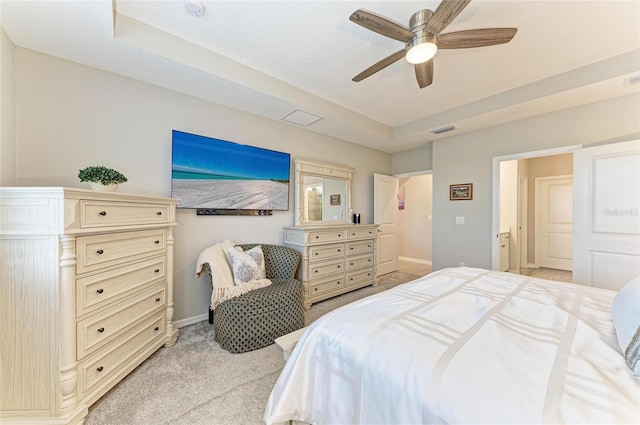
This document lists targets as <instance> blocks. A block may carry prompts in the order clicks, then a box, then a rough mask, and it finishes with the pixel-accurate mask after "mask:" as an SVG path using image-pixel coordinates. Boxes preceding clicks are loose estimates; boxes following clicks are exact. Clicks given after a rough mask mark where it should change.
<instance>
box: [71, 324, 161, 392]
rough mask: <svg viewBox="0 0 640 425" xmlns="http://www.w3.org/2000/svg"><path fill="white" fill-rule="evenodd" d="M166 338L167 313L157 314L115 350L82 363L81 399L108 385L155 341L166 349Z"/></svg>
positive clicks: (79, 366) (80, 370) (118, 343)
mask: <svg viewBox="0 0 640 425" xmlns="http://www.w3.org/2000/svg"><path fill="white" fill-rule="evenodd" d="M164 335H165V316H164V313H162V314H156V315H154V316H152V317H149V318H148V319H147V320H145V321H144V322H142V323H140V324H139V325H138V326H136V327H135V328H133V329H132V330H131V332H129V333H128V334H127V335H126V336H125V337H123V338H122V340H119V341H117V344H114V345H113V347H109V349H106V350H102V351H100V352H98V353H96V354H95V355H93V356H90V357H88V358H87V359H86V360H85V361H84V362H81V363H80V364H79V365H78V398H82V397H83V396H84V395H85V394H87V393H88V392H90V391H93V390H94V389H96V388H98V387H99V386H100V385H102V383H104V382H105V381H108V380H110V379H111V378H113V377H115V375H117V373H118V372H119V371H120V370H122V369H123V368H125V367H126V366H127V365H128V364H130V362H131V361H133V360H134V359H135V358H136V357H137V356H139V355H140V351H142V350H144V349H145V348H146V346H148V345H149V344H150V343H153V342H154V341H155V342H156V343H157V344H159V345H162V342H161V341H163V339H164Z"/></svg>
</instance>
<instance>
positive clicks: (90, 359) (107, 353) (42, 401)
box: [0, 187, 178, 424]
mask: <svg viewBox="0 0 640 425" xmlns="http://www.w3.org/2000/svg"><path fill="white" fill-rule="evenodd" d="M177 202H178V201H177V200H174V199H167V198H155V197H144V196H134V195H126V194H116V193H106V192H95V191H90V190H82V189H70V188H61V187H58V188H55V187H41V188H26V187H25V188H0V262H1V267H0V299H1V300H2V309H1V310H0V323H2V326H0V341H2V345H1V348H0V350H1V352H0V354H1V358H2V362H1V363H0V376H1V377H2V378H1V379H0V422H1V423H3V424H34V423H38V424H82V423H83V422H84V417H85V416H86V415H87V412H88V407H89V406H90V405H91V404H93V403H94V402H95V401H96V400H97V399H98V398H100V397H101V396H102V395H104V394H105V393H106V392H107V391H108V390H109V389H111V388H112V387H113V386H114V385H116V384H117V383H118V382H119V381H121V380H122V379H123V378H124V377H125V376H126V375H127V374H128V373H130V372H131V371H132V370H133V369H134V368H135V367H137V366H138V365H139V364H140V363H142V362H143V361H144V360H145V359H146V358H148V357H149V356H150V355H151V354H152V353H153V352H155V351H156V350H157V349H158V348H160V347H161V346H163V345H164V346H170V345H173V344H175V343H176V341H177V338H178V331H177V329H175V328H174V326H173V322H172V320H173V241H174V239H173V227H174V226H175V225H176V221H175V206H176V203H177Z"/></svg>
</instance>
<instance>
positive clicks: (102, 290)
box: [96, 288, 104, 294]
mask: <svg viewBox="0 0 640 425" xmlns="http://www.w3.org/2000/svg"><path fill="white" fill-rule="evenodd" d="M96 292H97V293H98V294H102V293H103V292H104V289H102V288H100V289H98V290H97V291H96Z"/></svg>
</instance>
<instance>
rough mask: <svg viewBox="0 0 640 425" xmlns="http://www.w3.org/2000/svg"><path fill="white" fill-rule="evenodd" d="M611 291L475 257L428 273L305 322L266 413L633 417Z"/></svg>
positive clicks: (303, 418) (272, 416) (521, 419)
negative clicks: (497, 266) (482, 265)
mask: <svg viewBox="0 0 640 425" xmlns="http://www.w3.org/2000/svg"><path fill="white" fill-rule="evenodd" d="M615 296H616V292H614V291H609V290H604V289H598V288H591V287H585V286H580V285H575V284H567V283H561V282H554V281H548V280H542V279H535V278H531V277H527V276H520V275H516V274H511V273H502V272H493V271H487V270H483V269H476V268H466V267H463V268H451V269H444V270H440V271H437V272H434V273H431V274H430V275H427V276H425V277H422V278H420V279H417V280H414V281H412V282H409V283H405V284H402V285H399V286H397V287H395V288H393V289H390V290H388V291H385V292H382V293H379V294H376V295H373V296H370V297H368V298H364V299H362V300H360V301H356V302H354V303H352V304H350V305H347V306H344V307H342V308H339V309H336V310H334V311H332V312H330V313H328V314H326V315H325V316H323V317H321V318H320V319H318V320H316V321H315V322H314V323H312V325H311V326H309V328H308V329H307V330H306V331H305V332H304V334H303V335H302V336H301V338H300V340H299V341H298V343H297V345H296V347H295V349H294V350H293V352H292V353H291V356H290V358H289V360H288V361H287V363H286V365H285V367H284V369H283V370H282V372H281V375H280V377H279V378H278V380H277V382H276V384H275V386H274V388H273V390H272V392H271V395H270V397H269V401H268V403H267V407H266V410H265V415H264V420H265V423H266V424H267V425H272V424H283V423H287V422H288V421H290V420H291V421H294V422H295V421H300V422H306V423H313V424H425V423H466V424H479V423H508V424H516V423H517V424H525V423H536V424H538V423H554V424H556V423H638V422H640V378H638V377H637V376H634V372H633V370H632V369H630V366H629V365H628V364H627V362H626V361H625V356H624V355H623V354H622V352H621V348H620V343H619V341H618V338H617V335H616V331H615V329H614V326H613V321H612V312H611V308H612V303H613V302H614V297H615ZM636 326H637V324H636Z"/></svg>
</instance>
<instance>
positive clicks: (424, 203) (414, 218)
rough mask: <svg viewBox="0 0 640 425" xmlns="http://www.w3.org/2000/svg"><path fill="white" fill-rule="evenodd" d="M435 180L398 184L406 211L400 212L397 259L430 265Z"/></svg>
mask: <svg viewBox="0 0 640 425" xmlns="http://www.w3.org/2000/svg"><path fill="white" fill-rule="evenodd" d="M432 184H433V176H432V175H431V174H425V175H421V176H412V177H404V178H401V179H400V181H399V187H400V190H403V189H404V196H405V208H404V209H403V210H399V211H398V216H397V219H398V256H400V257H405V258H406V259H412V260H420V261H421V262H425V263H429V264H430V263H431V258H432V247H431V245H432V243H431V242H432V228H431V223H432V220H431V216H432V215H433V202H432V199H433V195H432Z"/></svg>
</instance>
